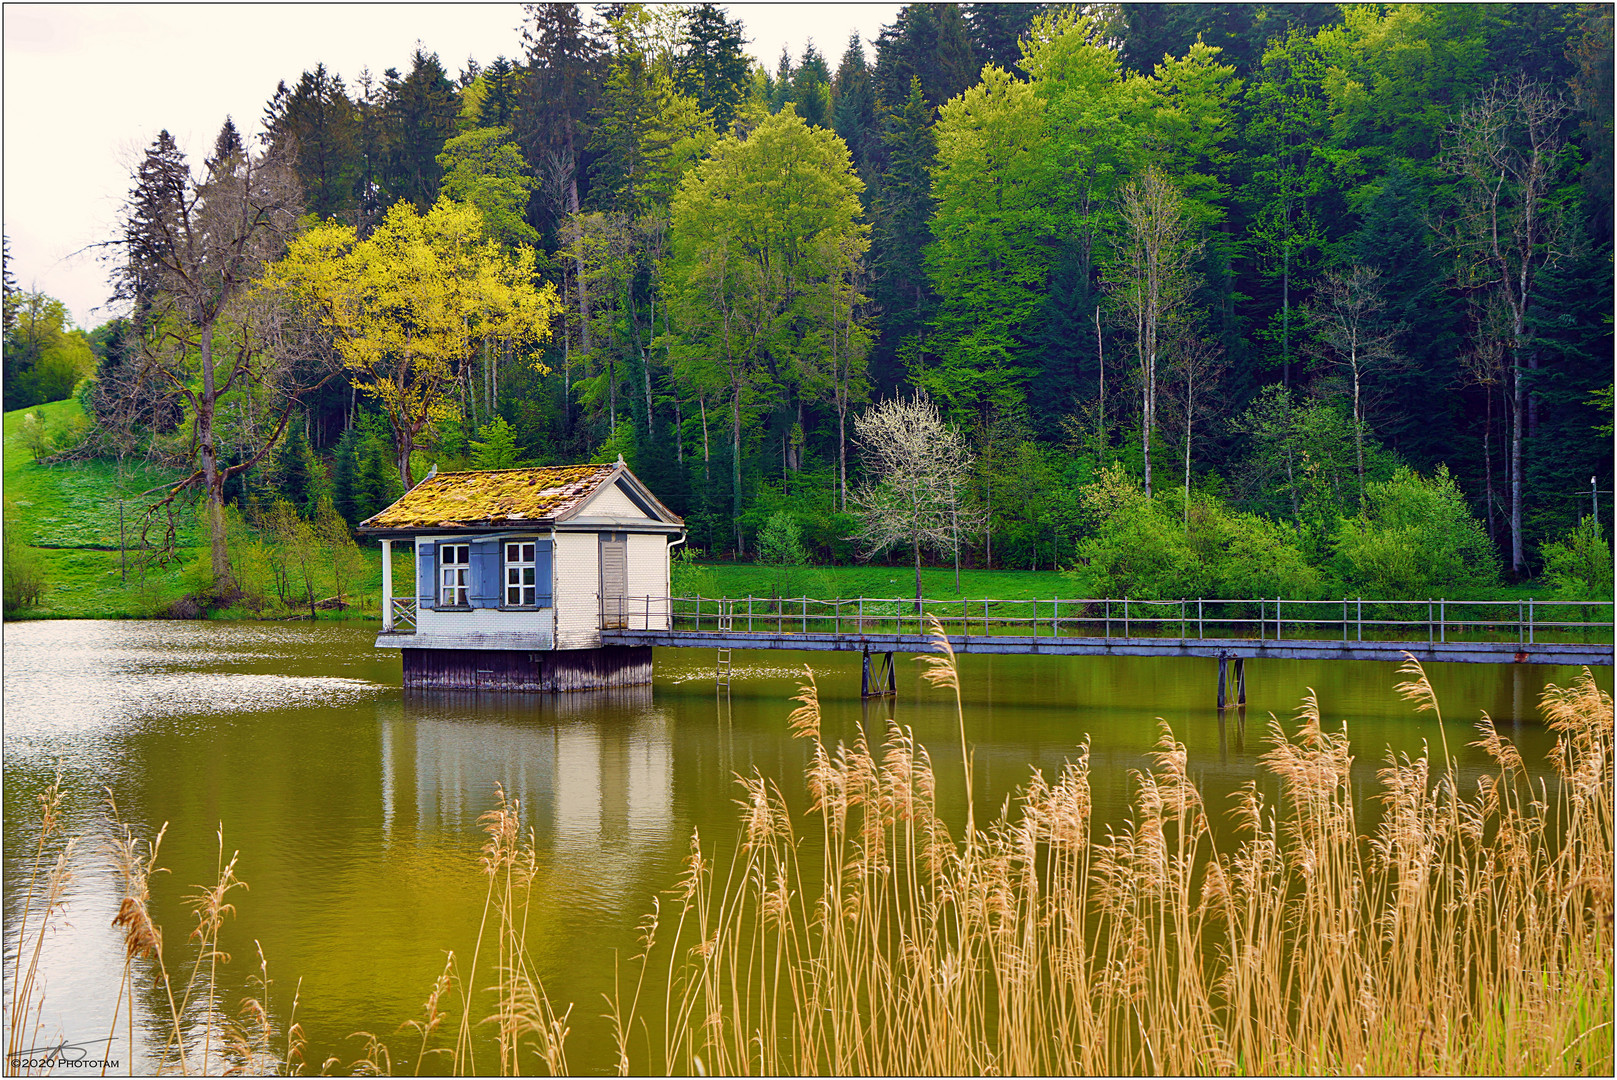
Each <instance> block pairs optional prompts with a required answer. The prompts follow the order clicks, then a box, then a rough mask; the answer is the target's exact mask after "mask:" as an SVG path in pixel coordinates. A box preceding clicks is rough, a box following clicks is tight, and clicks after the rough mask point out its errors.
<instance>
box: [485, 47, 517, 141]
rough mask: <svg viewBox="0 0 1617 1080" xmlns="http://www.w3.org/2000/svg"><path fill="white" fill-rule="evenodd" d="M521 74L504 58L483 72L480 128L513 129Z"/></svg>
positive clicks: (495, 59) (496, 60)
mask: <svg viewBox="0 0 1617 1080" xmlns="http://www.w3.org/2000/svg"><path fill="white" fill-rule="evenodd" d="M520 76H521V73H520V72H519V71H518V70H517V68H516V65H515V64H513V63H511V61H509V60H507V59H506V58H505V57H503V56H496V57H495V58H494V62H493V63H492V64H490V65H489V66H488V67H487V68H486V69H484V71H483V100H482V102H481V104H479V106H478V110H477V126H478V127H513V126H514V124H513V122H512V121H513V118H514V117H515V116H516V112H517V93H518V89H519V84H520Z"/></svg>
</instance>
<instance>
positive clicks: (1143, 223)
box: [1106, 166, 1202, 496]
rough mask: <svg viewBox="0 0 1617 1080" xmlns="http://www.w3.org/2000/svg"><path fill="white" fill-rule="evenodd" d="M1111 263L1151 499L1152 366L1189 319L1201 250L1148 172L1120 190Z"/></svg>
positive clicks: (1175, 196) (1158, 176)
mask: <svg viewBox="0 0 1617 1080" xmlns="http://www.w3.org/2000/svg"><path fill="white" fill-rule="evenodd" d="M1118 209H1119V212H1120V216H1121V224H1120V226H1119V229H1118V235H1117V238H1116V251H1117V254H1116V257H1115V261H1114V262H1113V263H1112V265H1111V266H1110V267H1109V268H1108V269H1107V272H1106V281H1107V285H1108V286H1109V288H1110V290H1111V294H1112V299H1113V303H1114V304H1116V316H1117V320H1118V321H1119V322H1120V323H1122V324H1123V325H1124V327H1125V328H1126V330H1127V331H1128V332H1129V335H1130V337H1131V338H1132V339H1133V344H1134V352H1135V358H1136V360H1137V361H1138V362H1139V367H1140V388H1141V390H1140V407H1141V422H1140V441H1141V446H1142V449H1143V451H1144V454H1145V493H1146V495H1148V496H1149V495H1150V494H1151V434H1152V432H1153V431H1154V430H1155V429H1156V426H1157V407H1158V401H1157V386H1158V371H1157V367H1158V361H1159V360H1160V359H1161V358H1162V350H1163V349H1164V348H1166V347H1167V346H1168V345H1170V344H1171V343H1172V342H1173V341H1175V340H1176V339H1177V338H1178V336H1179V333H1180V331H1181V329H1182V326H1181V324H1182V323H1184V322H1185V321H1186V320H1187V319H1188V318H1189V317H1190V315H1191V308H1190V297H1191V294H1192V293H1194V292H1195V291H1196V285H1197V280H1196V274H1195V272H1194V271H1193V270H1192V269H1191V267H1192V266H1193V265H1194V263H1195V261H1196V259H1197V258H1198V257H1199V256H1200V254H1201V250H1202V244H1201V242H1200V241H1197V240H1193V239H1191V236H1190V228H1189V223H1188V222H1187V221H1186V220H1185V213H1184V197H1183V196H1182V195H1180V194H1179V192H1178V191H1177V190H1175V188H1174V186H1173V182H1172V181H1170V180H1169V179H1168V178H1167V177H1166V176H1165V175H1163V174H1162V172H1161V171H1159V170H1158V169H1157V168H1155V167H1154V166H1153V167H1151V168H1148V169H1146V171H1145V173H1144V175H1142V176H1141V177H1140V178H1139V179H1138V180H1136V181H1134V182H1133V183H1131V184H1129V185H1128V186H1127V187H1125V188H1124V189H1123V194H1122V198H1121V203H1120V205H1119V208H1118Z"/></svg>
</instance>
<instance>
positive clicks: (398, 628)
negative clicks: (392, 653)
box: [393, 596, 416, 634]
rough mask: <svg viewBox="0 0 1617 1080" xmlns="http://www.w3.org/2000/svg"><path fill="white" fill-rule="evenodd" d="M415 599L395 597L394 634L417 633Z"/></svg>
mask: <svg viewBox="0 0 1617 1080" xmlns="http://www.w3.org/2000/svg"><path fill="white" fill-rule="evenodd" d="M415 604H416V601H415V597H413V596H410V597H399V596H395V597H393V632H394V633H395V634H413V633H415Z"/></svg>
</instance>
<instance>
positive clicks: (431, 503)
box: [360, 465, 615, 530]
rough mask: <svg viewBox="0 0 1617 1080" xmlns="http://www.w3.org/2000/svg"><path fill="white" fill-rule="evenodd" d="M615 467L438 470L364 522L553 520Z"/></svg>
mask: <svg viewBox="0 0 1617 1080" xmlns="http://www.w3.org/2000/svg"><path fill="white" fill-rule="evenodd" d="M614 468H615V466H612V465H554V466H550V467H547V468H542V469H493V470H489V471H486V472H451V473H439V474H438V475H437V476H434V477H431V478H429V479H427V480H423V481H421V483H419V484H417V485H416V486H415V487H413V488H411V489H410V490H409V491H407V492H405V493H404V497H403V498H401V499H400V500H399V501H398V502H396V503H394V504H393V505H392V506H390V507H388V508H387V509H386V510H383V511H382V512H381V513H379V514H377V515H376V516H374V517H371V518H367V519H366V520H365V521H362V522H360V528H361V529H366V530H388V529H418V528H429V527H430V528H458V527H464V526H468V525H486V524H499V523H503V522H513V521H523V522H526V521H543V520H548V519H551V518H554V517H555V516H556V515H558V514H562V513H566V512H567V511H568V510H570V509H572V508H573V507H575V506H577V505H578V504H579V503H580V502H582V501H583V500H585V499H587V498H589V497H590V496H591V495H593V494H594V493H595V491H596V490H597V489H598V488H600V486H601V485H602V484H603V483H605V482H606V480H607V479H608V478H609V477H610V476H611V475H612V473H613V470H614Z"/></svg>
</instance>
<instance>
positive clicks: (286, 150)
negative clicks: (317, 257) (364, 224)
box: [264, 64, 362, 223]
mask: <svg viewBox="0 0 1617 1080" xmlns="http://www.w3.org/2000/svg"><path fill="white" fill-rule="evenodd" d="M264 130H265V133H266V134H267V135H268V137H269V140H270V145H271V146H273V147H275V148H276V150H277V151H278V152H280V153H281V154H282V155H284V156H285V157H286V158H287V160H290V161H292V162H293V163H294V165H293V168H294V169H296V171H297V175H298V182H299V183H300V185H301V186H302V188H303V202H304V206H305V208H306V209H307V210H308V211H309V213H311V214H314V215H315V216H316V217H318V218H320V219H322V220H324V219H326V218H330V217H335V218H337V219H338V220H341V221H345V222H350V223H351V222H352V221H353V215H354V213H355V211H356V210H357V208H358V199H359V190H358V185H359V176H360V170H361V166H362V160H361V152H360V138H359V135H360V132H359V110H358V108H357V107H356V106H355V105H354V103H353V102H352V101H351V100H349V98H348V91H347V88H346V87H344V85H343V81H342V77H341V76H340V75H333V74H331V73H330V72H328V71H326V66H325V65H324V64H316V65H315V67H314V70H313V71H305V72H304V73H303V76H302V77H301V78H300V79H298V82H297V86H296V87H294V88H292V89H290V90H289V89H288V88H287V86H286V84H285V83H284V82H283V83H281V84H280V86H279V87H277V88H276V92H275V97H274V98H273V99H271V101H270V103H269V106H268V107H267V108H266V109H265V110H264Z"/></svg>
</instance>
